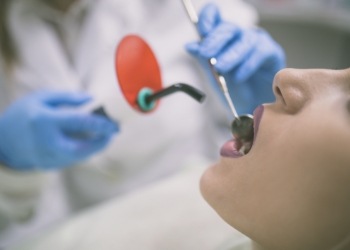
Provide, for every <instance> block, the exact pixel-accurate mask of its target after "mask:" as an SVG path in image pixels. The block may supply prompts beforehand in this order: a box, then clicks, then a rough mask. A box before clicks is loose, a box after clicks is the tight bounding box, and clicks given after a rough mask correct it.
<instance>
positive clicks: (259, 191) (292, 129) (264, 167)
mask: <svg viewBox="0 0 350 250" xmlns="http://www.w3.org/2000/svg"><path fill="white" fill-rule="evenodd" d="M273 89H274V93H275V96H276V102H275V103H273V104H267V105H264V108H263V110H264V112H263V114H262V118H261V122H260V126H259V129H258V132H257V134H256V139H255V142H254V144H253V147H252V149H251V151H250V152H249V153H248V154H247V155H245V156H243V157H238V158H233V157H222V158H221V160H220V162H219V163H217V164H216V165H214V166H212V167H210V168H209V169H208V170H207V171H206V172H205V173H204V174H203V176H202V179H201V191H202V194H203V196H204V198H205V199H206V200H207V202H208V203H209V204H210V205H211V206H212V207H213V208H214V209H215V210H216V211H217V212H218V214H219V215H220V216H221V217H222V218H223V219H224V220H225V221H226V222H228V223H229V224H230V225H232V226H233V227H235V228H236V229H238V230H239V231H241V232H242V233H244V234H245V235H247V236H248V237H250V238H251V239H252V240H253V241H255V244H256V245H255V246H254V247H255V249H268V250H270V249H278V250H282V249H283V250H289V249H291V250H296V249H298V250H303V249H305V250H312V249H317V250H322V249H327V250H329V249H350V244H349V243H348V244H345V246H344V247H343V248H334V247H335V246H336V245H339V244H340V243H341V242H343V243H344V241H345V242H347V240H346V239H347V238H348V235H349V232H350V69H346V70H322V69H316V70H297V69H285V70H282V71H280V72H279V73H278V74H277V75H276V77H275V80H274V85H273ZM258 245H260V246H261V247H259V246H258Z"/></svg>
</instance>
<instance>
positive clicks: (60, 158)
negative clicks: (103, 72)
mask: <svg viewBox="0 0 350 250" xmlns="http://www.w3.org/2000/svg"><path fill="white" fill-rule="evenodd" d="M90 99H91V98H90V97H89V96H87V95H86V94H78V93H67V92H49V91H41V92H36V93H33V94H30V95H28V96H26V97H24V98H22V99H20V100H18V101H17V102H15V103H13V104H12V105H10V106H9V107H8V108H7V110H5V112H4V113H3V114H2V115H1V116H0V162H1V163H3V164H5V165H7V166H8V167H10V168H13V169H16V170H32V169H58V168H63V167H66V166H70V165H72V164H74V163H77V162H79V161H81V160H84V159H86V158H87V157H89V156H91V155H93V154H94V153H96V152H98V151H100V150H101V149H103V148H104V147H105V146H106V145H107V144H108V142H109V141H110V139H111V137H112V136H113V134H115V133H116V132H117V131H118V125H117V124H115V123H113V122H112V121H110V120H108V119H106V118H104V117H102V116H99V115H94V114H88V113H82V112H77V111H73V110H72V109H70V110H68V109H67V108H65V109H64V108H62V106H67V105H69V106H79V105H82V104H84V103H86V102H88V101H89V100H90Z"/></svg>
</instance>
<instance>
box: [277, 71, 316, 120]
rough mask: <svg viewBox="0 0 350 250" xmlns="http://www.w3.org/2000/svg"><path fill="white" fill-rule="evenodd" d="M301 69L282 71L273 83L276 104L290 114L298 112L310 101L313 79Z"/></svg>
mask: <svg viewBox="0 0 350 250" xmlns="http://www.w3.org/2000/svg"><path fill="white" fill-rule="evenodd" d="M308 74H309V73H307V71H305V70H301V69H283V70H281V71H279V72H278V73H277V74H276V76H275V79H274V82H273V92H274V94H275V97H276V103H279V104H281V105H282V106H283V109H284V110H285V111H286V112H288V113H291V114H295V113H297V112H299V111H300V110H301V109H302V108H303V107H304V106H305V104H306V103H307V102H308V101H309V100H310V99H311V94H312V91H311V90H312V81H313V78H312V77H310V75H308Z"/></svg>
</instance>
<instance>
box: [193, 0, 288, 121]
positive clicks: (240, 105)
mask: <svg viewBox="0 0 350 250" xmlns="http://www.w3.org/2000/svg"><path fill="white" fill-rule="evenodd" d="M197 28H198V31H199V33H200V34H201V37H202V41H200V42H192V43H189V44H187V45H186V49H187V51H188V52H190V54H192V55H194V56H195V57H196V58H198V59H199V61H200V62H201V64H202V65H203V66H204V67H205V69H206V71H207V72H208V73H209V72H210V70H209V67H208V62H207V61H208V60H209V59H210V58H212V57H214V58H216V60H217V63H216V65H215V68H216V70H217V71H218V72H219V73H220V74H222V75H223V76H224V77H225V79H226V82H227V85H228V88H229V92H230V95H231V98H232V100H233V102H234V104H235V107H236V109H237V112H238V113H239V114H242V113H252V112H253V110H254V109H255V108H256V106H258V105H259V104H261V103H265V102H271V101H273V100H274V95H273V92H272V87H271V86H272V82H273V78H274V76H275V74H276V73H277V72H278V71H279V70H280V69H282V68H284V67H285V55H284V51H283V49H282V48H281V46H280V45H279V44H277V43H276V42H275V41H274V40H273V39H272V38H271V37H270V35H269V34H268V33H267V32H265V31H264V30H262V29H253V28H252V29H242V28H240V27H238V26H236V25H234V24H232V23H229V22H227V21H224V20H223V19H222V17H221V16H220V12H219V10H218V8H217V6H216V5H214V4H207V5H206V6H205V7H204V8H203V9H202V11H201V13H200V14H199V20H198V27H197ZM210 76H211V74H210ZM212 81H214V79H213V78H212ZM215 86H218V85H217V84H216V83H215Z"/></svg>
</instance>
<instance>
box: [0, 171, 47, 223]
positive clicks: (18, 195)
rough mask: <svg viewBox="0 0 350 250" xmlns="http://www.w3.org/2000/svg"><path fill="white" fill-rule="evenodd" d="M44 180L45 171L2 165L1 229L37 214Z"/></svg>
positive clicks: (0, 192) (0, 181)
mask: <svg viewBox="0 0 350 250" xmlns="http://www.w3.org/2000/svg"><path fill="white" fill-rule="evenodd" d="M44 182H45V174H43V173H39V172H19V171H14V170H11V169H9V168H7V167H5V166H1V165H0V230H3V229H5V228H6V227H7V226H9V225H10V224H12V223H21V222H24V221H27V220H29V219H30V218H31V217H32V216H33V215H34V214H35V210H36V206H37V204H38V200H39V198H40V192H41V190H42V186H43V185H44Z"/></svg>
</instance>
